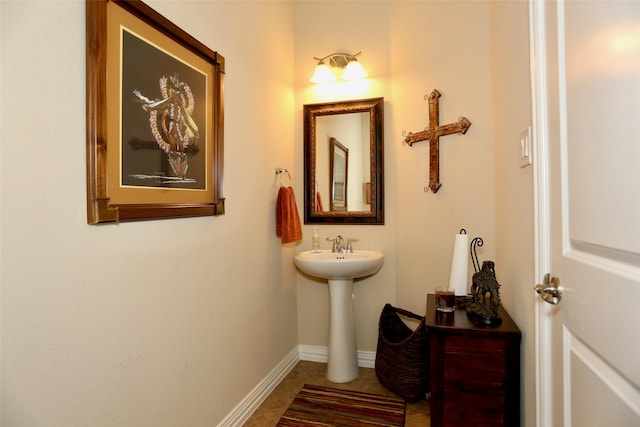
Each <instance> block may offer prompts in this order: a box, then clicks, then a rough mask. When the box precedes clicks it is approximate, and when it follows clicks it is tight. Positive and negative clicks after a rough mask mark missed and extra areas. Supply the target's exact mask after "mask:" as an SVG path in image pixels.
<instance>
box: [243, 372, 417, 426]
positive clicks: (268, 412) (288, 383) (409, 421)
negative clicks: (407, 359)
mask: <svg viewBox="0 0 640 427" xmlns="http://www.w3.org/2000/svg"><path fill="white" fill-rule="evenodd" d="M326 370H327V365H326V364H324V363H316V362H308V361H300V362H298V364H297V365H296V366H295V367H294V368H293V370H292V371H291V372H290V373H289V375H287V376H286V377H285V379H284V380H282V382H281V383H280V384H279V385H278V386H277V387H276V388H275V390H274V391H273V392H272V393H271V394H270V395H269V397H268V398H267V399H266V400H265V401H264V402H263V403H262V405H260V407H259V408H258V409H257V410H256V411H255V412H254V413H253V415H251V417H250V418H249V419H248V420H247V422H246V423H245V424H244V427H273V426H275V425H276V424H277V422H278V420H279V419H280V417H281V416H282V414H284V412H285V411H286V410H287V408H288V407H289V404H290V403H291V402H293V399H294V398H295V396H296V394H298V392H299V391H300V389H301V388H302V386H303V385H304V384H305V383H308V384H315V385H321V386H328V387H334V388H343V389H351V390H359V391H364V392H367V393H376V394H381V395H385V396H395V395H394V394H393V393H392V392H390V391H389V390H387V389H386V388H385V387H384V386H382V385H381V384H380V383H379V382H378V379H377V378H376V372H375V370H374V369H371V368H360V375H359V376H358V378H356V379H355V380H353V381H351V382H349V383H344V384H335V383H332V382H330V381H329V380H328V379H327V378H326ZM429 409H430V408H429V402H428V401H427V400H421V401H419V402H416V403H407V410H406V415H405V426H406V427H417V426H420V427H428V426H429V424H430V419H429V414H430V410H429Z"/></svg>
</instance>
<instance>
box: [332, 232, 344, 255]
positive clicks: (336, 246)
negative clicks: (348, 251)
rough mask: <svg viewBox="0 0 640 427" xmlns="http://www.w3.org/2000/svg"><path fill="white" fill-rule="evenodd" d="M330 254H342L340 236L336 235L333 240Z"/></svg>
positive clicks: (341, 239)
mask: <svg viewBox="0 0 640 427" xmlns="http://www.w3.org/2000/svg"><path fill="white" fill-rule="evenodd" d="M331 252H344V239H343V238H342V236H341V235H339V234H338V235H337V236H336V237H335V239H333V247H332V248H331Z"/></svg>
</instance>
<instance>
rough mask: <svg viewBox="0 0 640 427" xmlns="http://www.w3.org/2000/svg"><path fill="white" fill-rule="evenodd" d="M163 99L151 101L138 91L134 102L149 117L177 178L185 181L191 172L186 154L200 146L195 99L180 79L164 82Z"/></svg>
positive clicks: (162, 88) (152, 130) (162, 78)
mask: <svg viewBox="0 0 640 427" xmlns="http://www.w3.org/2000/svg"><path fill="white" fill-rule="evenodd" d="M160 93H161V98H159V99H153V100H152V99H150V98H148V97H146V96H144V95H143V94H142V93H140V91H139V90H137V89H136V90H134V91H133V94H134V95H135V97H136V98H135V99H134V101H136V102H138V103H140V104H141V106H142V109H143V110H144V111H146V112H148V113H149V126H150V128H151V133H152V134H153V137H154V138H155V140H156V142H157V143H158V146H159V147H160V149H161V150H162V151H164V152H165V153H166V154H167V157H168V160H169V165H170V166H171V169H172V170H173V172H174V173H175V175H176V176H177V177H179V178H180V179H184V178H185V177H186V175H187V169H188V168H189V165H188V162H187V153H186V150H187V149H188V148H189V147H190V146H192V147H196V146H197V145H198V138H199V132H198V125H197V124H196V122H195V121H194V120H193V118H192V115H193V110H194V104H195V102H194V98H193V92H192V91H191V88H190V87H189V85H188V84H187V83H184V82H181V81H180V79H179V78H178V75H177V74H176V75H173V76H170V77H166V76H162V77H161V78H160Z"/></svg>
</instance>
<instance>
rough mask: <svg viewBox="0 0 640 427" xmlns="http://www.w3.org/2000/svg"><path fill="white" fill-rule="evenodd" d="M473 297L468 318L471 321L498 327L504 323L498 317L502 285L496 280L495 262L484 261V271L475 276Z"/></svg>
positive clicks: (468, 310) (472, 290) (468, 309)
mask: <svg viewBox="0 0 640 427" xmlns="http://www.w3.org/2000/svg"><path fill="white" fill-rule="evenodd" d="M487 293H489V298H487ZM471 297H472V299H473V302H472V303H471V305H470V306H469V307H468V308H467V316H469V318H470V319H471V320H474V321H477V322H481V323H485V324H487V325H498V324H500V323H501V322H502V319H501V318H500V316H499V315H498V306H499V305H500V284H499V283H498V281H497V280H496V272H495V269H494V263H493V261H484V262H483V263H482V269H481V270H480V271H478V272H477V273H474V274H473V279H472V284H471Z"/></svg>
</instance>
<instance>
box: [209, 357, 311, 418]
mask: <svg viewBox="0 0 640 427" xmlns="http://www.w3.org/2000/svg"><path fill="white" fill-rule="evenodd" d="M299 360H300V351H299V349H298V348H297V347H296V348H294V349H293V350H291V352H290V353H289V354H288V355H287V356H286V357H285V358H284V359H282V361H281V362H280V363H279V364H278V365H277V366H276V367H275V368H274V369H273V370H272V371H271V372H269V374H268V375H267V376H266V377H265V378H264V379H263V380H262V381H260V383H259V384H258V385H257V386H255V387H254V388H253V390H251V391H250V392H249V394H248V395H247V396H246V397H245V398H244V399H242V401H241V402H240V403H238V404H237V405H236V407H235V408H233V410H232V411H231V412H230V413H229V414H228V415H227V416H226V417H224V419H223V420H222V421H220V423H219V424H218V427H241V426H242V425H243V424H244V423H245V422H246V421H247V420H248V419H249V417H250V416H251V414H253V413H254V412H255V410H256V409H258V407H259V406H260V405H261V404H262V402H264V401H265V399H266V398H267V397H268V396H269V394H271V392H272V391H273V390H274V389H275V388H276V387H277V385H278V384H280V382H281V381H282V380H283V379H284V377H286V376H287V374H289V372H291V370H292V369H293V368H294V367H295V366H296V364H297V363H298V361H299Z"/></svg>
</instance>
